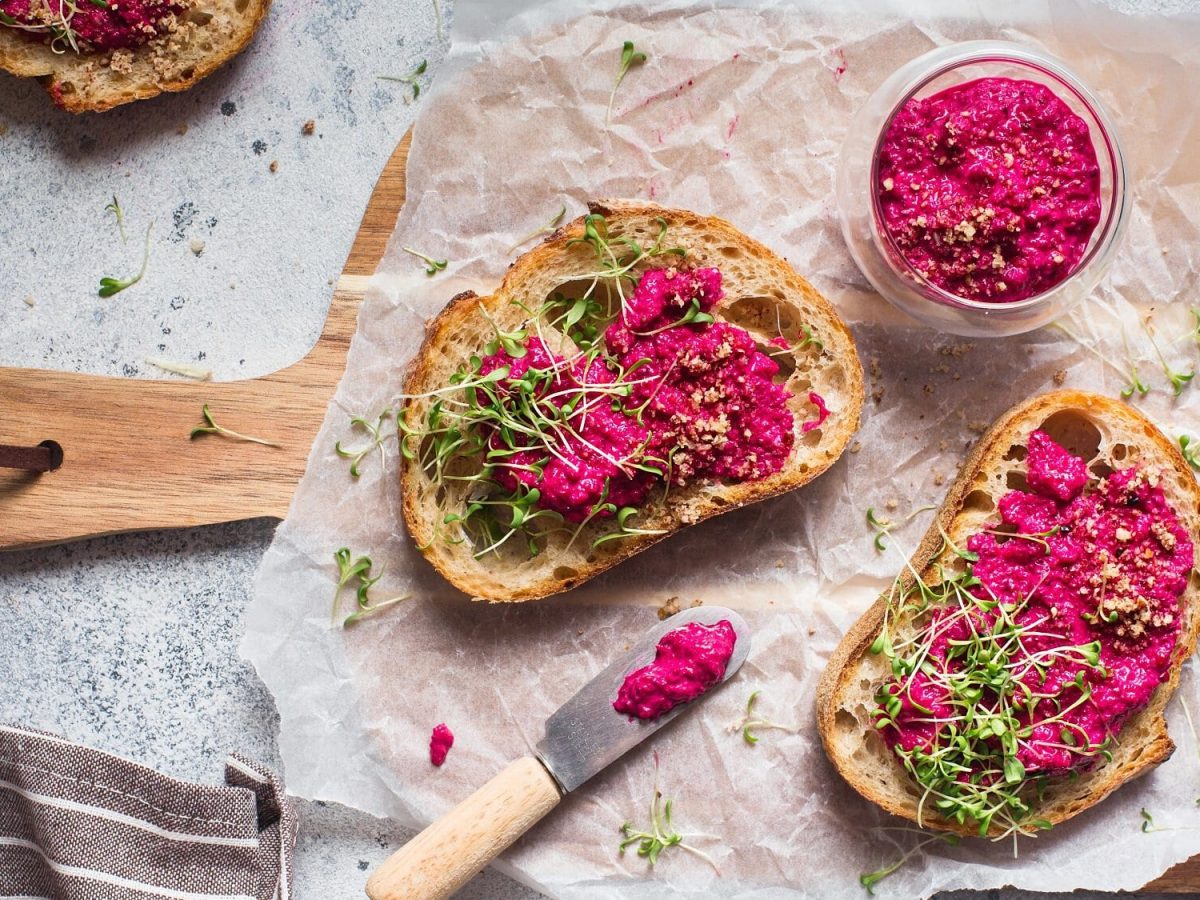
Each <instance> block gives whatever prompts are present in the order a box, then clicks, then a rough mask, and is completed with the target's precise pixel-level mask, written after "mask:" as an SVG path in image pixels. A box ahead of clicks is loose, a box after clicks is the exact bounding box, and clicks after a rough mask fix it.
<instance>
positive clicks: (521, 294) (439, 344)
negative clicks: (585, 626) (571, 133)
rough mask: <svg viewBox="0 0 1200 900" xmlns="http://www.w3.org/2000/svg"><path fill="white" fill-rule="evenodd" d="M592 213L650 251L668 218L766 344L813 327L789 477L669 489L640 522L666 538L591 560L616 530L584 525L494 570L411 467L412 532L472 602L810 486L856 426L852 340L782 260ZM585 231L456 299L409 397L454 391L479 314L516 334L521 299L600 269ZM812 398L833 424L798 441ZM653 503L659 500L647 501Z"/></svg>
mask: <svg viewBox="0 0 1200 900" xmlns="http://www.w3.org/2000/svg"><path fill="white" fill-rule="evenodd" d="M592 208H593V211H595V212H601V213H603V214H604V215H605V216H606V217H607V222H608V227H609V232H610V235H611V236H613V237H616V236H617V235H620V234H624V235H627V236H630V237H634V238H635V239H636V240H638V241H639V242H640V243H641V244H642V245H643V246H650V245H652V244H653V243H654V240H655V238H656V237H657V235H658V233H659V226H658V225H657V223H656V220H658V219H659V218H660V217H661V218H662V219H664V220H665V221H666V222H667V224H668V231H667V235H666V244H667V245H671V246H683V247H686V248H687V250H688V264H689V265H692V266H697V267H699V266H706V265H715V266H717V267H719V268H720V269H721V272H722V284H723V288H724V291H725V297H724V299H722V300H721V301H720V302H719V303H718V304H717V306H716V307H715V308H714V310H713V313H714V315H715V316H716V317H717V318H718V319H728V320H730V321H733V322H734V324H737V325H739V326H741V327H743V328H746V329H747V330H748V331H749V332H750V333H751V334H752V335H754V337H755V338H756V340H758V341H759V342H760V343H761V344H763V345H765V344H766V342H767V341H768V340H770V338H771V337H773V336H774V335H775V334H776V331H777V322H776V314H777V313H778V319H779V323H781V324H782V325H783V329H784V331H785V332H786V333H787V334H788V335H789V339H790V338H791V336H794V335H795V334H796V333H797V328H798V326H799V325H800V324H805V325H807V326H809V327H810V328H812V330H813V331H814V333H815V334H816V335H817V336H818V337H819V338H820V339H821V340H822V341H824V344H825V346H824V349H823V350H817V349H816V348H815V347H814V346H811V345H810V346H809V347H806V348H804V349H803V350H797V351H796V352H795V353H794V354H790V356H791V357H792V359H791V361H790V362H789V363H788V365H794V367H795V368H794V370H793V371H792V373H791V375H790V376H789V378H788V382H787V383H788V385H789V388H790V389H791V390H792V393H793V398H792V400H790V401H789V408H790V409H791V410H792V412H793V415H794V418H795V420H796V425H795V429H796V444H795V448H794V449H793V451H792V453H791V454H790V455H789V457H788V460H787V462H786V463H785V466H784V468H783V470H782V471H780V472H778V473H776V474H774V475H771V476H768V477H767V478H764V479H761V480H759V481H754V482H742V483H735V484H703V485H702V484H696V485H689V486H688V487H686V488H683V489H678V488H672V490H671V491H670V493H669V496H668V498H667V499H666V501H665V502H663V501H661V500H659V499H651V500H648V501H647V503H646V505H645V506H644V507H643V510H642V513H641V515H640V516H639V518H638V520H637V526H638V527H639V528H644V529H647V530H654V529H666V530H667V531H668V534H666V535H640V536H636V537H630V538H625V539H622V540H619V541H611V542H608V543H606V544H604V545H602V546H601V547H600V548H598V549H596V550H593V549H592V548H591V544H592V542H593V540H594V539H595V538H596V537H597V536H598V535H599V534H601V533H603V532H604V531H606V530H609V529H611V527H612V526H611V523H597V524H593V525H589V526H588V527H587V528H585V529H584V531H583V532H582V533H581V534H580V535H579V537H578V538H577V539H576V541H575V543H574V544H572V545H571V547H570V549H569V550H567V548H566V547H565V544H566V543H567V541H566V539H565V538H563V539H559V538H557V537H556V538H555V539H554V540H552V541H551V543H550V545H549V546H548V547H547V549H546V550H545V551H543V552H542V553H541V554H540V555H539V556H538V557H535V558H534V559H532V560H531V559H528V557H527V554H526V553H524V552H523V551H518V552H516V553H514V554H511V555H509V556H506V557H505V558H503V559H500V560H497V559H495V558H494V557H493V556H491V555H489V556H488V557H486V558H484V559H482V560H476V559H474V558H473V555H472V552H471V549H470V546H469V545H468V544H457V545H453V544H448V543H447V542H446V541H445V540H443V539H442V538H441V537H439V535H438V531H437V523H438V522H440V521H441V520H442V517H443V515H444V514H445V513H447V512H452V511H454V510H456V509H459V508H461V506H462V502H461V496H458V495H455V494H454V493H453V492H449V491H442V492H440V493H439V491H438V488H437V487H436V486H435V485H433V484H432V482H431V481H430V479H429V478H428V477H426V476H425V474H424V473H423V472H421V471H420V468H419V467H418V466H415V465H412V464H409V463H405V464H403V465H402V469H401V486H402V493H403V502H404V517H405V522H406V523H407V525H408V529H409V533H410V534H411V535H412V537H413V539H414V541H415V542H416V544H417V545H418V547H421V548H422V552H423V553H424V554H425V556H426V557H427V558H428V559H429V561H430V562H431V563H432V564H433V566H434V567H435V568H436V569H437V570H438V571H439V572H441V573H442V575H444V576H445V577H446V579H447V580H448V581H450V582H451V583H452V584H453V585H454V586H455V587H457V588H459V589H460V590H462V591H464V592H466V593H468V594H470V595H471V596H473V597H475V598H478V599H487V600H493V601H516V600H529V599H535V598H539V597H545V596H548V595H550V594H554V593H558V592H560V591H565V590H567V589H569V588H571V587H574V586H576V585H579V584H581V583H583V582H584V581H587V580H588V579H590V578H592V577H593V576H595V575H598V574H599V573H600V572H603V571H604V570H606V569H608V568H611V567H612V566H614V565H616V564H617V563H618V562H620V561H621V560H623V559H627V558H628V557H630V556H632V555H633V554H635V553H639V552H641V551H642V550H645V549H646V548H647V547H649V546H650V545H652V544H654V543H657V542H658V541H659V540H662V539H663V538H664V537H667V536H669V534H670V533H674V532H676V531H678V530H679V529H681V528H683V527H685V526H687V525H691V524H695V523H697V522H700V521H703V520H704V519H707V518H710V517H712V516H715V515H718V514H720V513H722V512H726V511H728V510H730V509H734V508H736V507H739V506H744V505H746V504H749V503H754V502H757V501H759V500H764V499H766V498H767V497H771V496H774V495H776V494H780V493H783V492H785V491H789V490H792V489H793V488H797V487H799V486H801V485H803V484H806V483H808V482H809V481H811V480H812V479H813V478H815V477H817V475H819V474H821V473H822V472H824V471H825V470H826V469H828V468H829V466H831V465H832V464H833V463H834V462H835V461H836V460H837V459H838V457H839V456H840V455H841V454H842V452H843V451H844V450H845V448H846V445H847V443H848V442H849V440H850V437H851V436H852V435H853V434H854V432H855V431H856V430H857V428H858V421H859V414H860V412H861V409H862V401H863V376H862V367H861V365H860V364H859V361H858V355H857V353H856V351H855V346H854V339H853V337H852V336H851V334H850V332H849V330H848V329H847V328H846V326H845V324H844V323H843V322H842V321H841V319H840V318H838V316H837V313H836V312H835V311H834V309H833V307H832V306H831V305H830V303H829V302H828V301H827V300H826V299H825V298H824V297H822V296H821V295H820V294H819V293H817V291H816V290H815V289H813V287H812V286H811V285H809V283H808V282H807V281H805V280H804V279H803V278H801V277H800V276H799V275H798V274H796V272H795V271H794V270H793V269H792V267H791V266H789V265H788V264H787V263H786V262H785V261H783V260H782V259H780V258H779V257H778V256H776V255H775V254H774V253H772V252H771V251H770V250H768V249H767V248H766V247H765V246H763V245H762V244H760V243H758V242H757V241H755V240H752V239H751V238H749V237H747V236H746V235H744V234H742V233H741V232H739V231H737V230H736V229H735V228H734V227H733V226H732V225H730V224H729V223H728V222H725V221H724V220H722V219H718V218H715V217H707V216H701V215H697V214H695V213H692V212H687V211H683V210H673V209H665V208H662V207H658V206H654V205H647V204H644V203H629V202H622V201H606V202H605V203H604V204H595V205H593V207H592ZM582 235H583V219H582V218H580V219H576V220H575V221H573V222H570V223H568V224H567V225H565V226H563V227H562V228H560V229H559V230H558V231H556V232H555V233H554V234H552V235H550V236H549V237H548V238H547V239H546V240H545V241H544V242H542V243H541V244H540V245H538V246H537V247H535V248H533V249H532V250H530V251H529V252H527V253H525V254H524V255H523V256H521V257H520V258H518V259H517V261H516V262H514V263H513V264H512V266H511V268H510V269H509V271H508V274H507V275H506V276H505V277H504V280H503V283H502V284H501V285H500V287H499V288H498V289H497V291H496V292H495V293H494V294H492V295H491V296H489V297H476V296H475V295H473V294H468V295H464V296H459V297H456V298H455V299H454V300H453V301H451V303H450V305H448V306H447V307H446V308H445V310H443V311H442V312H441V314H439V315H438V316H437V317H436V318H435V319H433V320H432V321H430V322H429V324H428V326H427V330H426V337H425V342H424V344H423V345H422V347H421V349H420V350H419V352H418V353H417V356H416V358H415V359H414V361H413V363H412V364H411V366H410V369H409V373H408V377H407V383H406V387H405V391H406V393H408V394H410V395H411V394H420V393H422V392H425V391H429V390H433V389H436V388H439V387H443V386H445V385H447V384H449V378H450V376H451V374H452V373H453V372H454V370H455V369H456V368H457V367H458V366H459V365H462V364H464V363H465V362H466V361H467V359H468V358H469V356H470V355H471V354H472V353H478V352H479V351H480V349H481V348H482V347H483V345H484V344H485V343H487V341H488V340H490V338H491V336H492V335H491V332H490V329H489V326H488V324H487V322H486V320H485V319H484V317H483V316H482V315H481V314H480V312H479V305H480V304H482V305H483V306H484V307H485V308H486V309H487V310H488V313H489V315H491V316H492V317H493V318H494V319H495V320H496V321H497V323H498V324H499V326H500V327H502V328H505V329H514V328H516V327H518V326H519V325H520V324H521V323H522V322H523V321H524V320H525V319H526V318H527V315H528V314H527V313H526V312H525V311H524V310H523V309H521V307H519V306H517V305H515V303H514V302H513V301H517V302H520V303H523V304H524V305H525V306H527V307H529V308H530V309H537V308H538V307H539V306H540V305H541V304H542V302H543V301H544V300H545V299H546V298H547V296H549V295H550V294H551V293H552V292H553V291H554V290H556V289H557V288H559V287H561V286H562V285H564V284H569V283H570V282H572V281H573V280H576V279H579V278H580V276H582V275H584V274H585V273H590V272H593V271H594V270H595V268H596V258H595V254H594V251H593V250H592V249H591V248H590V247H589V246H587V245H585V244H574V245H570V241H571V240H572V239H577V238H579V237H581V236H582ZM674 260H675V258H673V257H667V258H661V257H660V258H656V259H652V260H649V261H648V262H647V264H645V265H643V266H639V268H638V269H637V270H635V274H639V273H640V272H641V271H643V270H644V269H647V268H658V267H666V266H670V265H672V264H673V261H674ZM730 317H732V318H730ZM772 349H775V348H772ZM777 361H779V358H777ZM810 390H812V391H816V392H817V393H819V394H821V395H822V397H824V399H825V400H826V401H827V403H828V404H829V408H830V410H831V413H832V414H831V416H830V419H829V420H828V421H827V423H826V424H825V426H823V427H821V428H818V429H814V430H812V431H810V432H808V433H807V434H804V433H802V432H801V428H800V425H801V423H802V422H803V421H804V420H806V419H810V418H812V415H813V407H812V406H811V405H810V404H809V401H808V392H809V391H810ZM427 408H428V401H420V400H418V401H413V402H412V403H411V404H410V410H409V416H410V419H409V421H411V422H419V421H423V419H424V415H425V411H426V410H427ZM657 496H658V492H657V491H656V492H655V494H654V495H652V497H653V498H657Z"/></svg>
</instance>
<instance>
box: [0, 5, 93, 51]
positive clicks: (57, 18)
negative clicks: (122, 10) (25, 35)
mask: <svg viewBox="0 0 1200 900" xmlns="http://www.w3.org/2000/svg"><path fill="white" fill-rule="evenodd" d="M92 2H93V5H99V4H98V3H96V0H92ZM49 6H50V2H49V0H47V3H46V4H45V7H46V11H47V12H49V11H50V10H49ZM101 8H102V9H107V8H108V7H107V5H105V6H103V7H101ZM78 12H79V6H78V4H77V3H76V2H75V0H58V9H57V11H56V13H55V14H54V18H53V19H52V20H51V21H49V22H37V23H26V22H20V21H18V20H17V19H15V18H13V17H12V16H10V15H8V14H7V13H5V12H4V11H3V10H0V25H4V26H6V27H8V28H14V29H16V30H17V31H28V32H30V33H33V34H49V35H51V40H50V49H51V51H53V52H54V53H57V54H63V53H66V52H67V51H68V50H70V51H72V52H73V53H79V52H80V48H79V35H78V33H77V32H76V31H75V29H74V28H73V27H72V24H71V23H72V20H73V19H74V18H75V15H76V14H77V13H78Z"/></svg>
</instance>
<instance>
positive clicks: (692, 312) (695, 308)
mask: <svg viewBox="0 0 1200 900" xmlns="http://www.w3.org/2000/svg"><path fill="white" fill-rule="evenodd" d="M714 321H716V320H715V319H714V318H713V317H712V316H711V315H710V314H709V313H706V312H704V311H703V310H701V309H700V301H699V300H693V301H692V302H691V304H690V305H689V306H688V308H687V311H686V312H684V314H683V315H682V316H680V317H679V318H678V319H676V320H675V321H673V322H668V323H667V324H666V325H663V326H662V327H661V328H655V329H654V330H653V331H635V332H634V334H636V335H637V336H638V337H651V336H653V335H656V334H660V333H661V332H664V331H670V330H671V329H672V328H678V327H679V326H680V325H710V324H712V323H713V322H714Z"/></svg>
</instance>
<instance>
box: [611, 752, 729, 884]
mask: <svg viewBox="0 0 1200 900" xmlns="http://www.w3.org/2000/svg"><path fill="white" fill-rule="evenodd" d="M621 835H622V837H623V840H622V841H621V843H620V845H619V848H618V852H619V853H620V855H621V856H624V855H625V850H626V849H627V848H628V847H631V846H633V845H634V844H637V855H638V856H640V857H642V858H643V859H645V860H647V861H649V863H650V865H652V866H653V865H655V864H656V863H657V862H658V857H659V855H660V854H661V853H662V852H663V851H664V850H668V849H670V848H671V847H678V848H679V849H680V850H686V851H688V852H689V853H692V854H694V855H695V856H698V857H700V859H702V860H704V861H705V862H706V863H708V864H709V865H710V866H712V867H713V871H714V872H716V873H717V874H718V875H720V874H721V870H720V869H719V868H717V863H716V861H715V860H713V858H712V857H711V856H709V855H708V854H707V853H705V852H704V851H703V850H699V849H697V848H696V847H693V846H691V845H690V844H687V843H684V838H685V837H686V836H687V835H684V834H681V833H680V832H678V831H676V830H675V828H674V826H673V825H672V824H671V801H670V800H669V799H668V800H666V801H664V800H663V795H662V791H660V790H659V789H658V754H657V753H655V754H654V795H653V796H652V797H651V798H650V830H649V831H640V830H638V829H636V828H634V827H633V822H625V823H624V824H623V825H622V826H621ZM695 836H696V837H707V835H695Z"/></svg>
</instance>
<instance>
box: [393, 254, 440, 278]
mask: <svg viewBox="0 0 1200 900" xmlns="http://www.w3.org/2000/svg"><path fill="white" fill-rule="evenodd" d="M400 249H401V250H403V251H404V252H405V253H408V254H411V255H412V256H415V257H416V258H417V259H419V260H421V261H422V262H423V263H425V274H426V275H428V276H429V277H430V278H432V277H433V276H434V275H436V274H437V273H438V272H440V271H442V270H443V269H445V268H446V266H447V265H449V262H448V261H447V260H444V259H434V258H433V257H432V256H428V255H426V254H424V253H421V252H420V251H419V250H414V249H413V248H412V247H401V248H400Z"/></svg>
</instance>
